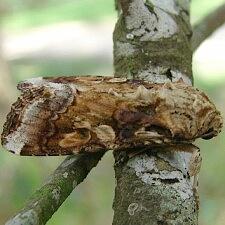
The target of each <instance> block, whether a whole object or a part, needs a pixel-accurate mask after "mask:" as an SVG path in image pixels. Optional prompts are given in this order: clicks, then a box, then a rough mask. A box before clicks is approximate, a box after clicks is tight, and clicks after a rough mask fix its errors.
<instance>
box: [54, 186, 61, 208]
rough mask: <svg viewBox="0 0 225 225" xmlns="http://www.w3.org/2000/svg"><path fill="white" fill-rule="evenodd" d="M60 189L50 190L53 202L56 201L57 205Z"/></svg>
mask: <svg viewBox="0 0 225 225" xmlns="http://www.w3.org/2000/svg"><path fill="white" fill-rule="evenodd" d="M60 193H61V191H60V188H55V189H53V190H52V198H53V200H55V201H56V203H57V204H58V203H59V200H60Z"/></svg>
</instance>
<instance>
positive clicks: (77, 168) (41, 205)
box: [6, 152, 104, 225]
mask: <svg viewBox="0 0 225 225" xmlns="http://www.w3.org/2000/svg"><path fill="white" fill-rule="evenodd" d="M103 155H104V152H98V153H92V154H83V155H76V156H69V157H67V158H66V159H65V160H64V161H63V162H62V163H61V165H60V166H59V167H58V168H57V169H56V170H55V171H54V173H53V174H52V175H51V176H50V177H49V178H48V180H47V181H46V182H45V184H44V185H43V186H42V187H41V188H40V189H38V190H37V191H36V192H35V193H34V194H33V196H32V197H31V198H30V199H29V200H28V202H27V203H26V205H25V207H24V208H23V209H22V210H21V211H20V212H19V213H17V214H16V215H15V216H14V217H13V218H12V219H10V220H9V221H8V222H7V223H6V225H15V224H21V225H22V224H30V225H42V224H45V223H46V222H47V221H48V220H49V219H50V218H51V217H52V215H53V214H54V213H55V212H56V211H57V209H58V208H59V207H60V206H61V204H62V203H63V202H64V201H65V199H66V198H67V197H68V196H69V195H70V193H71V192H72V191H73V189H74V188H75V187H76V186H77V185H78V184H80V183H81V182H82V181H83V180H84V179H85V178H86V176H87V175H88V173H89V172H90V171H91V169H92V168H93V167H95V166H96V165H97V163H98V161H99V160H100V159H101V158H102V156H103Z"/></svg>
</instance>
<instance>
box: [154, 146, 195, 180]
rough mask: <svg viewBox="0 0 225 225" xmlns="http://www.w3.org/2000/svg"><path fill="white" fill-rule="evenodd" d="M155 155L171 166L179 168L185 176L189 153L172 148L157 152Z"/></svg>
mask: <svg viewBox="0 0 225 225" xmlns="http://www.w3.org/2000/svg"><path fill="white" fill-rule="evenodd" d="M171 148H173V147H171ZM157 155H158V157H160V158H161V159H163V160H165V161H166V162H168V163H169V164H170V165H171V166H172V167H174V168H176V169H178V170H180V171H181V172H182V173H183V174H184V175H185V176H187V174H188V169H189V168H188V167H189V161H190V158H191V153H189V152H179V151H178V152H176V151H175V150H173V149H170V150H169V149H168V151H163V152H158V153H157Z"/></svg>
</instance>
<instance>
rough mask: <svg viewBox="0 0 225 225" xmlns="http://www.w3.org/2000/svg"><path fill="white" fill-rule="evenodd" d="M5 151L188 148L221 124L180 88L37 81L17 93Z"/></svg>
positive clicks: (198, 98) (199, 97)
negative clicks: (19, 93)
mask: <svg viewBox="0 0 225 225" xmlns="http://www.w3.org/2000/svg"><path fill="white" fill-rule="evenodd" d="M18 88H19V90H21V91H22V95H21V97H19V99H18V100H17V102H16V103H14V104H13V106H12V109H11V112H10V113H9V115H8V117H7V121H6V123H5V125H4V130H3V134H2V144H3V145H4V146H5V147H6V148H7V149H8V150H9V151H11V152H13V153H16V154H21V155H65V154H75V153H80V152H96V151H100V150H104V149H106V148H107V149H112V150H119V149H124V148H125V149H127V148H133V147H145V146H146V147H151V146H164V145H167V146H168V145H169V146H170V145H179V144H181V145H183V144H189V143H192V142H193V141H194V140H195V139H196V138H199V137H201V138H204V139H209V138H212V137H214V136H216V135H217V134H218V133H219V132H220V130H221V127H222V118H221V116H220V113H219V112H218V111H217V110H216V108H215V106H214V104H213V103H212V102H211V101H210V100H209V98H208V97H207V96H206V95H205V94H204V93H203V92H201V91H199V90H198V89H196V88H194V87H192V86H188V85H186V84H184V83H183V82H182V81H179V82H175V83H172V82H169V83H165V84H154V83H149V82H146V81H140V80H127V79H124V78H112V77H105V78H101V77H59V78H36V79H31V80H27V81H25V82H23V83H21V84H19V86H18Z"/></svg>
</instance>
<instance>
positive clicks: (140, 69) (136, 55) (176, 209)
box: [113, 0, 198, 225]
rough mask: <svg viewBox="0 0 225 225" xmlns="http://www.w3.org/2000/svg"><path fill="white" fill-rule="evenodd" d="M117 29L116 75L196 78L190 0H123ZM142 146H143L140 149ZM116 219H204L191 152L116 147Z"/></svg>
mask: <svg viewBox="0 0 225 225" xmlns="http://www.w3.org/2000/svg"><path fill="white" fill-rule="evenodd" d="M119 3H120V6H121V8H122V13H121V14H120V17H119V19H118V22H117V24H116V27H115V30H114V37H113V41H114V68H115V76H117V77H121V76H124V77H130V78H133V79H143V80H147V81H150V82H155V83H164V82H167V81H172V82H174V81H177V80H179V79H182V80H183V81H184V82H185V83H187V84H192V83H193V80H192V50H191V42H190V39H191V34H192V31H191V26H190V21H189V19H190V18H189V15H190V13H189V12H190V9H189V0H183V1H175V0H169V1H155V0H152V1H143V0H121V1H120V2H119ZM140 151H141V149H140ZM114 156H115V166H114V167H115V177H116V190H115V199H114V204H113V209H114V219H113V225H127V224H129V225H142V224H143V225H159V224H161V225H163V224H168V225H169V224H171V225H172V224H173V225H174V224H183V225H189V224H190V225H195V224H197V223H198V209H197V208H198V207H197V200H196V198H195V194H194V192H193V188H192V182H191V181H190V178H189V176H188V171H187V170H188V162H189V157H190V154H188V153H172V152H170V151H166V149H165V150H164V151H160V152H157V151H153V150H151V151H147V152H146V151H145V152H143V153H140V154H138V155H135V156H133V157H131V158H130V157H129V156H128V155H127V153H126V152H122V153H117V152H115V153H114Z"/></svg>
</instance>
